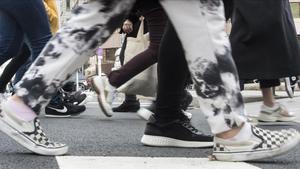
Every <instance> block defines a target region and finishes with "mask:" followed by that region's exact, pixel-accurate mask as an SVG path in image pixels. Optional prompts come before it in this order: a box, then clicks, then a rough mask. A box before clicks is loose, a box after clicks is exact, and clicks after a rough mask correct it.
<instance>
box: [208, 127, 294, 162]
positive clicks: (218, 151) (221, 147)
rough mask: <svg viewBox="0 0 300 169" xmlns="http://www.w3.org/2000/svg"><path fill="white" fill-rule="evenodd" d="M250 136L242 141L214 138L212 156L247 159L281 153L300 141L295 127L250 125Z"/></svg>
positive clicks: (216, 157) (221, 159) (230, 159)
mask: <svg viewBox="0 0 300 169" xmlns="http://www.w3.org/2000/svg"><path fill="white" fill-rule="evenodd" d="M251 132H252V135H251V138H250V139H247V140H246V141H243V142H233V141H227V140H224V139H221V138H217V137H215V138H214V148H213V157H214V158H215V159H216V160H220V161H249V160H257V159H263V158H270V157H274V156H278V155H282V154H284V153H286V152H288V151H289V150H292V149H293V148H294V147H296V146H297V145H298V144H299V142H300V134H299V132H298V131H297V130H295V129H289V130H281V131H270V130H265V129H261V128H257V127H255V126H251Z"/></svg>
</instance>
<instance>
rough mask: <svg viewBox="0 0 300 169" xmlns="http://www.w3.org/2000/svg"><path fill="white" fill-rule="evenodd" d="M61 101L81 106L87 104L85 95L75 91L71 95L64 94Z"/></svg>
mask: <svg viewBox="0 0 300 169" xmlns="http://www.w3.org/2000/svg"><path fill="white" fill-rule="evenodd" d="M63 100H64V101H65V102H67V103H71V104H74V105H80V106H82V105H85V104H86V102H87V95H86V94H84V93H82V92H81V91H77V92H75V93H73V94H70V93H67V92H64V96H63Z"/></svg>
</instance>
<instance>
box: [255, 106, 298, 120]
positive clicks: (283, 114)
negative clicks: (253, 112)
mask: <svg viewBox="0 0 300 169" xmlns="http://www.w3.org/2000/svg"><path fill="white" fill-rule="evenodd" d="M295 119H296V116H295V115H294V114H293V113H291V112H288V110H287V109H286V107H285V106H283V105H282V104H280V103H276V104H275V105H274V106H273V107H272V108H270V107H268V106H265V105H262V106H261V110H260V113H259V116H258V121H262V122H276V121H281V122H289V121H294V120H295Z"/></svg>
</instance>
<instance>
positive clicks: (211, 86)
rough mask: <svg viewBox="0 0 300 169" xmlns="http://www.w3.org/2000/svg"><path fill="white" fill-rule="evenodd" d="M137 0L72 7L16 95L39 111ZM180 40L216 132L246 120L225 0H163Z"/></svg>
mask: <svg viewBox="0 0 300 169" xmlns="http://www.w3.org/2000/svg"><path fill="white" fill-rule="evenodd" d="M134 1H135V0H93V1H91V2H90V3H88V4H84V5H82V6H80V7H78V8H76V9H75V10H74V11H73V14H72V17H71V19H70V20H69V21H68V22H67V23H66V25H64V26H63V27H62V28H61V29H60V30H59V32H58V33H57V34H56V35H55V36H54V37H53V38H52V39H51V40H50V41H49V43H48V44H47V45H46V47H45V48H44V50H43V51H42V52H41V54H40V55H39V57H38V58H37V59H36V61H35V62H34V63H33V64H32V66H31V67H30V68H29V70H28V71H27V72H26V74H25V76H24V77H23V79H22V80H21V81H20V82H19V83H18V85H17V90H16V94H17V96H19V97H20V98H22V100H23V101H24V102H25V104H27V105H28V106H29V107H31V108H32V109H33V110H34V111H35V112H37V113H38V112H39V111H40V110H41V108H43V107H44V106H45V105H46V104H47V103H48V101H49V99H51V97H52V95H54V94H55V93H56V90H57V88H58V87H60V86H61V85H62V84H63V82H64V81H65V80H66V79H67V78H68V77H69V76H71V73H72V72H74V70H76V68H78V67H80V66H81V65H82V64H84V63H85V62H86V61H87V60H88V58H89V56H92V55H93V54H94V52H95V49H96V48H97V47H98V46H99V45H101V44H103V43H104V42H105V41H106V40H107V39H108V38H109V36H110V35H111V34H112V33H113V32H114V30H115V29H116V28H117V27H118V26H119V25H120V24H121V22H122V20H123V18H124V16H126V14H127V13H128V12H129V11H130V8H131V7H132V6H133V4H134ZM161 4H162V6H163V8H164V9H165V11H166V12H167V14H168V16H169V18H170V20H171V21H172V23H173V25H174V27H175V29H176V31H177V33H178V36H179V38H180V40H181V41H182V44H183V47H184V50H185V55H186V56H185V57H186V60H187V63H188V67H189V70H190V72H191V75H192V78H193V81H194V84H195V90H196V92H197V95H198V96H199V97H198V98H199V100H200V103H201V106H200V107H201V111H202V112H203V113H204V114H205V116H206V118H207V120H208V123H209V125H210V127H211V130H212V132H213V133H215V134H216V133H221V132H224V131H228V130H230V129H231V128H233V127H237V126H240V125H241V124H243V123H244V122H245V117H244V115H243V114H244V103H243V99H242V96H241V93H240V89H239V84H238V77H237V72H236V68H235V65H234V63H233V60H232V56H231V51H230V50H231V49H230V44H229V40H228V37H227V35H226V33H225V30H224V27H225V19H224V9H223V8H224V7H223V3H222V1H221V0H161Z"/></svg>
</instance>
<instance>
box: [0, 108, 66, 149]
mask: <svg viewBox="0 0 300 169" xmlns="http://www.w3.org/2000/svg"><path fill="white" fill-rule="evenodd" d="M0 130H1V131H2V132H4V133H5V134H6V135H8V136H9V137H11V138H12V139H14V140H15V141H16V142H17V143H19V144H20V145H22V146H23V147H25V148H27V149H28V150H30V151H32V152H34V153H36V154H41V155H63V154H66V153H67V152H68V146H66V145H65V144H62V143H57V142H52V141H50V140H49V139H48V138H47V136H46V135H45V133H44V131H43V129H42V127H41V125H40V121H39V119H38V118H35V119H34V120H32V121H30V122H26V121H23V120H21V119H20V118H18V117H17V116H16V115H15V114H14V112H12V111H11V110H10V108H9V107H8V106H6V105H5V103H4V104H2V111H1V113H0Z"/></svg>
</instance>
